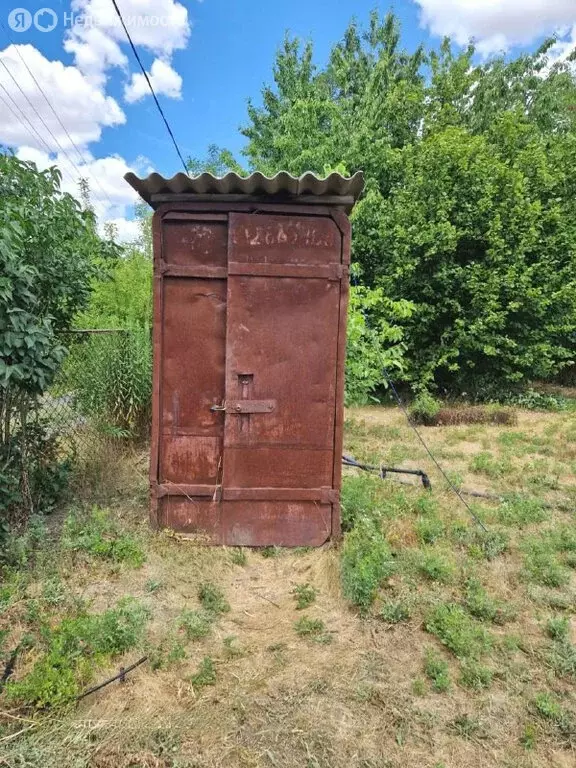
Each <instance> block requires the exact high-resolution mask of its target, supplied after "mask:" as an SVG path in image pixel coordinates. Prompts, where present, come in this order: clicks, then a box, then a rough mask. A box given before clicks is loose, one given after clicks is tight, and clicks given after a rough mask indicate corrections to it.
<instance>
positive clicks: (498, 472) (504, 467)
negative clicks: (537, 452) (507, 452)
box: [469, 451, 512, 479]
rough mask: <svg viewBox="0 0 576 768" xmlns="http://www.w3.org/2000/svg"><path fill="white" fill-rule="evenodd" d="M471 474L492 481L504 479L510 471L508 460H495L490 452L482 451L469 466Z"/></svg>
mask: <svg viewBox="0 0 576 768" xmlns="http://www.w3.org/2000/svg"><path fill="white" fill-rule="evenodd" d="M469 469H470V471H471V472H475V473H476V474H482V475H486V476H487V477H490V478H492V479H496V478H500V477H504V476H505V475H507V474H510V472H511V471H512V464H511V462H510V460H509V459H507V458H504V459H497V458H495V456H494V455H493V454H492V453H490V451H482V452H481V453H478V454H476V456H474V458H473V459H472V461H471V462H470V464H469Z"/></svg>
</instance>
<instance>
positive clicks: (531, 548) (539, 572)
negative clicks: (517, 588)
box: [521, 537, 570, 587]
mask: <svg viewBox="0 0 576 768" xmlns="http://www.w3.org/2000/svg"><path fill="white" fill-rule="evenodd" d="M521 549H522V550H523V553H524V569H523V575H524V578H525V579H526V580H528V581H531V582H534V583H535V584H542V585H543V586H546V587H561V586H564V585H565V584H567V583H568V581H569V580H570V572H569V571H568V569H567V568H566V567H565V566H564V564H563V563H562V561H561V559H560V558H559V557H558V555H557V554H556V552H555V549H554V547H553V546H552V545H551V543H550V542H549V541H546V540H545V539H544V538H542V537H530V538H526V539H525V540H524V541H523V542H522V545H521Z"/></svg>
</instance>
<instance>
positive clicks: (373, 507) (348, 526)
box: [341, 473, 382, 531]
mask: <svg viewBox="0 0 576 768" xmlns="http://www.w3.org/2000/svg"><path fill="white" fill-rule="evenodd" d="M381 490H382V481H381V480H380V478H378V477H375V476H373V475H369V474H365V473H362V474H360V475H354V476H352V475H350V476H347V477H344V479H343V482H342V500H341V505H342V529H343V530H344V531H351V530H352V528H354V526H355V525H356V522H357V521H358V520H359V519H360V518H362V517H370V516H371V515H372V514H373V513H375V512H377V511H378V505H379V493H380V492H381Z"/></svg>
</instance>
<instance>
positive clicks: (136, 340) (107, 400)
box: [39, 328, 152, 448]
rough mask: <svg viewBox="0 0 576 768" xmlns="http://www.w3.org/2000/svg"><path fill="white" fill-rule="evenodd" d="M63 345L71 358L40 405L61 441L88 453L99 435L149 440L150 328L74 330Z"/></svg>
mask: <svg viewBox="0 0 576 768" xmlns="http://www.w3.org/2000/svg"><path fill="white" fill-rule="evenodd" d="M61 342H62V344H63V346H65V347H66V349H67V350H68V354H67V355H66V358H65V360H64V362H63V364H62V366H61V369H60V371H59V372H58V375H57V377H56V379H55V381H54V384H53V385H52V387H51V388H50V390H49V391H48V392H47V393H46V394H45V395H44V396H43V397H42V399H41V401H40V404H39V407H40V415H41V416H42V419H43V421H45V422H46V423H47V424H48V425H49V428H50V431H51V432H53V434H55V435H57V437H58V440H59V442H60V443H61V444H62V445H64V446H70V447H71V448H74V447H76V448H81V447H83V448H89V446H90V442H91V441H92V440H93V439H94V436H95V433H99V434H104V435H107V436H110V437H117V438H134V437H143V436H145V434H146V432H147V429H148V423H149V419H150V398H151V391H152V385H151V381H152V352H151V340H150V332H149V329H147V328H136V329H131V330H126V329H97V330H82V331H75V332H70V333H68V334H66V335H65V336H64V337H62V339H61Z"/></svg>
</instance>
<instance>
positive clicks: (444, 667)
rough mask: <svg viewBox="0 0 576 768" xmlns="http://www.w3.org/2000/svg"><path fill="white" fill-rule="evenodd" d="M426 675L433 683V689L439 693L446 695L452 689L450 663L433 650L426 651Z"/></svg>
mask: <svg viewBox="0 0 576 768" xmlns="http://www.w3.org/2000/svg"><path fill="white" fill-rule="evenodd" d="M424 674H425V675H426V677H427V678H428V679H429V680H431V681H432V687H433V688H434V690H435V691H437V692H438V693H445V692H446V691H447V690H448V689H449V688H450V670H449V667H448V662H447V661H446V660H445V659H443V658H442V656H440V655H439V654H438V653H437V652H436V651H435V650H434V649H433V648H428V649H427V650H426V656H425V659H424Z"/></svg>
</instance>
